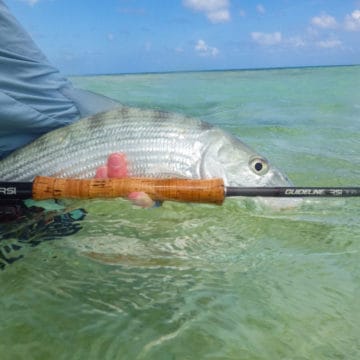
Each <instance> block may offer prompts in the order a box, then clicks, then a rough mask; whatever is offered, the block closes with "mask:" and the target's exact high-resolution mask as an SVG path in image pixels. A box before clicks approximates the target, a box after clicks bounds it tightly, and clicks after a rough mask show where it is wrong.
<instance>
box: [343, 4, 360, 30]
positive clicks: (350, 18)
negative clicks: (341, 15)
mask: <svg viewBox="0 0 360 360" xmlns="http://www.w3.org/2000/svg"><path fill="white" fill-rule="evenodd" d="M345 29H346V30H348V31H360V10H358V9H357V10H354V11H353V12H352V13H351V14H350V15H346V17H345Z"/></svg>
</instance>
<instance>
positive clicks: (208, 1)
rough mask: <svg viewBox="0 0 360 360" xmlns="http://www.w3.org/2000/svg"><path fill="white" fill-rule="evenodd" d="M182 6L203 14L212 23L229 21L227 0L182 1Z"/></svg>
mask: <svg viewBox="0 0 360 360" xmlns="http://www.w3.org/2000/svg"><path fill="white" fill-rule="evenodd" d="M183 5H184V6H186V7H188V8H190V9H192V10H194V11H198V12H203V13H205V15H206V16H207V18H208V19H209V20H210V21H211V22H212V23H221V22H226V21H229V20H230V11H229V6H230V4H229V0H183Z"/></svg>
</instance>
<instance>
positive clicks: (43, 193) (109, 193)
mask: <svg viewBox="0 0 360 360" xmlns="http://www.w3.org/2000/svg"><path fill="white" fill-rule="evenodd" d="M137 191H143V192H145V193H147V194H148V195H149V196H150V197H151V198H152V199H153V200H160V201H165V200H172V201H181V202H197V203H211V204H218V205H220V204H222V203H223V201H224V196H225V191H224V182H223V180H222V179H204V180H192V179H153V178H124V179H66V178H52V177H43V176H37V177H36V178H35V179H34V182H33V189H32V194H33V199H35V200H44V199H64V198H68V199H92V198H114V197H127V196H128V195H129V194H130V193H132V192H137Z"/></svg>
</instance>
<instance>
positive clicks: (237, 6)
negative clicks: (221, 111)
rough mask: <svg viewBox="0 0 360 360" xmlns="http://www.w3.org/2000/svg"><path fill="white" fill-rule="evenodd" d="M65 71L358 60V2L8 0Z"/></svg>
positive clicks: (170, 69)
mask: <svg viewBox="0 0 360 360" xmlns="http://www.w3.org/2000/svg"><path fill="white" fill-rule="evenodd" d="M5 2H6V4H7V5H8V6H9V7H10V9H11V10H12V12H13V13H14V15H15V16H16V17H17V18H18V20H19V21H20V22H21V23H22V24H23V26H24V27H25V28H26V29H27V30H28V31H29V32H30V34H31V35H32V37H33V38H34V40H35V41H36V43H37V44H38V45H39V46H40V48H41V49H42V50H43V51H44V53H45V54H46V55H47V57H48V58H49V60H50V61H51V62H52V63H54V64H55V65H56V66H57V67H59V68H60V69H61V70H62V71H63V72H64V73H66V74H101V73H131V72H162V71H186V70H210V69H235V68H236V69H242V68H258V67H283V66H308V65H310V66H313V65H340V64H359V63H360V0H302V1H298V0H277V1H272V0H259V1H257V0H253V1H250V0H248V1H246V0H102V1H100V0H86V1H80V0H5Z"/></svg>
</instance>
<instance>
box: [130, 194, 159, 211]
mask: <svg viewBox="0 0 360 360" xmlns="http://www.w3.org/2000/svg"><path fill="white" fill-rule="evenodd" d="M128 199H129V200H130V201H131V202H132V203H133V204H134V205H137V206H141V207H142V208H151V207H153V206H154V205H155V201H154V200H153V199H151V197H150V196H149V195H148V194H146V193H144V192H132V193H130V194H129V195H128Z"/></svg>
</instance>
